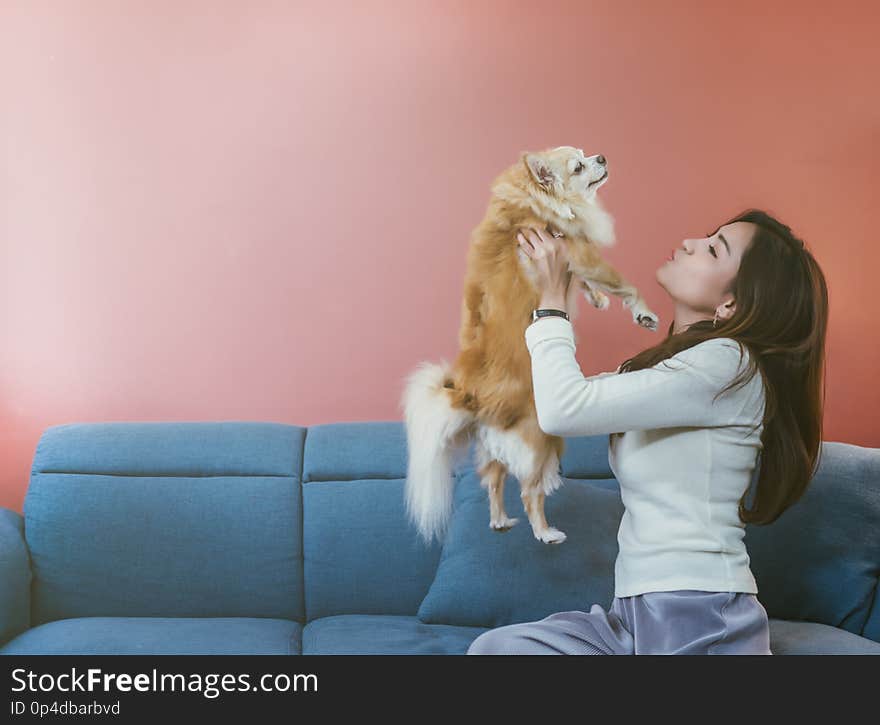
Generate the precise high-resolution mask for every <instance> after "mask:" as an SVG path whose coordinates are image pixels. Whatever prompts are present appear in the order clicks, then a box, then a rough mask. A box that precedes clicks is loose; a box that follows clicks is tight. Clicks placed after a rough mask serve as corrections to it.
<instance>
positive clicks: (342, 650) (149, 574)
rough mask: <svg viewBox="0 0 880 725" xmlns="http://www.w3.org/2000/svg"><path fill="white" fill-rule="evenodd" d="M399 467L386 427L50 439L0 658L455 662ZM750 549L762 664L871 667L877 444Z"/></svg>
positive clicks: (115, 430) (603, 452) (397, 445)
mask: <svg viewBox="0 0 880 725" xmlns="http://www.w3.org/2000/svg"><path fill="white" fill-rule="evenodd" d="M566 443H567V445H566V451H565V455H564V457H563V460H562V474H563V476H564V477H565V478H566V479H567V480H566V486H569V485H570V486H593V485H599V486H602V487H605V488H610V489H612V490H614V489H615V487H616V486H617V482H616V481H615V480H614V479H613V476H612V474H611V471H610V470H609V469H608V465H607V437H606V436H595V437H584V438H572V439H568V440H567V442H566ZM406 461H407V457H406V434H405V430H404V427H403V423H402V422H397V421H390V422H384V421H368V422H358V423H336V424H329V425H317V426H312V427H308V428H306V427H300V426H294V425H284V424H278V423H260V422H184V423H171V422H168V423H165V422H160V423H136V422H133V423H122V422H119V423H79V424H69V425H58V426H53V427H50V428H47V429H46V430H45V431H44V432H43V435H42V436H41V438H40V441H39V444H38V446H37V450H36V453H35V456H34V462H33V468H32V471H31V478H30V484H29V487H28V490H27V494H26V498H25V504H24V517H22V516H21V515H19V514H18V513H17V512H14V511H10V510H8V509H0V653H2V654H10V655H14V654H240V653H241V654H387V653H399V654H463V653H464V652H465V651H466V650H467V648H468V645H469V644H470V643H471V642H472V641H473V640H474V639H475V638H476V637H477V635H479V634H480V633H482V632H484V631H486V629H487V627H463V626H453V625H447V624H442V623H436V624H427V623H424V622H422V621H420V620H419V618H418V617H417V612H418V610H419V605H420V603H421V601H422V600H423V598H425V595H426V593H427V592H428V590H429V588H430V587H431V584H432V581H433V579H434V575H435V572H436V570H437V567H438V562H439V560H440V556H441V552H442V549H443V545H442V544H441V543H438V542H434V543H433V544H432V545H430V546H426V545H425V544H424V543H423V542H422V541H421V540H420V539H419V538H418V536H417V534H416V532H415V530H414V529H413V528H412V527H411V526H410V525H409V524H408V522H407V521H406V519H405V516H404V508H403V481H404V476H405V472H406ZM455 475H456V486H478V485H479V479H478V478H476V477H475V476H476V472H475V471H474V469H473V464H472V463H471V461H470V460H464V461H462V460H458V461H457V463H456V469H455ZM509 486H511V487H516V488H517V489H518V484H517V483H516V481H515V479H512V478H511V479H510V481H509ZM616 490H617V495H618V496H619V488H618V489H616ZM484 495H485V494H484ZM520 513H521V512H520ZM511 515H517V513H511ZM612 523H613V522H612ZM525 525H527V524H525ZM486 527H487V529H488V503H487V507H486ZM612 530H616V526H615V527H614V529H612ZM493 535H497V536H507V535H508V534H500V533H495V532H493ZM610 543H611V544H613V545H615V546H616V542H610ZM746 543H747V546H748V549H749V554H750V557H751V564H752V571H753V572H754V574H755V576H756V579H757V581H758V587H759V594H758V596H759V599H760V600H761V602H762V603H763V604H764V606H765V607H766V609H767V611H768V614H769V616H770V629H771V649H772V650H773V652H774V654H854V653H859V654H880V597H878V596H877V588H878V575H880V449H873V448H861V447H858V446H853V445H848V444H844V443H829V442H826V443H824V444H823V453H822V460H821V465H820V467H819V470H818V471H817V473H816V475H815V477H814V479H813V481H812V483H811V486H810V488H809V489H808V492H807V494H806V495H805V496H804V498H802V499H801V500H800V501H799V502H798V503H797V504H796V505H795V506H794V507H792V508H791V509H790V510H789V511H787V512H786V513H785V514H784V515H783V516H782V517H781V518H780V519H779V520H777V521H776V522H774V523H773V524H771V525H770V526H766V527H753V526H748V527H747V529H746ZM533 544H534V546H546V545H541V544H539V543H538V542H533ZM567 545H569V543H568V542H566V543H565V544H562V546H567ZM596 576H602V577H610V576H612V572H610V571H608V570H603V571H602V572H598V573H596ZM603 584H605V585H607V586H605V589H604V591H607V592H609V593H610V592H612V591H613V589H612V587H611V585H610V582H603ZM610 602H611V599H610V594H609V596H608V600H607V601H602V602H598V603H600V604H601V605H602V606H605V607H608V606H610ZM592 603H593V602H585V603H584V605H585V609H589V606H590V604H592Z"/></svg>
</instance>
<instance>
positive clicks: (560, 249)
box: [516, 227, 572, 312]
mask: <svg viewBox="0 0 880 725" xmlns="http://www.w3.org/2000/svg"><path fill="white" fill-rule="evenodd" d="M516 239H517V241H518V242H519V247H520V249H521V250H522V251H523V253H524V254H525V255H526V256H527V257H529V258H530V259H532V260H534V262H535V265H534V268H535V271H536V273H537V275H536V276H537V279H536V280H535V283H536V284H537V286H538V291H539V292H540V293H541V302H540V305H539V306H540V307H550V308H552V309H557V310H562V311H564V312H568V310H566V309H565V300H566V298H567V297H568V288H569V285H570V284H571V280H572V274H571V272H570V271H569V269H568V255H567V254H566V251H565V244H564V243H563V242H561V241H559V239H562V237H560V238H554V237H553V236H551V235H550V234H548V233H547V232H545V231H543V230H541V229H533V228H532V227H529V228H528V229H525V230H523V231H521V232H519V233H518V234H517V235H516Z"/></svg>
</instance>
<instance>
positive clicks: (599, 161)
mask: <svg viewBox="0 0 880 725" xmlns="http://www.w3.org/2000/svg"><path fill="white" fill-rule="evenodd" d="M596 163H597V164H600V165H601V166H605V157H604V156H602V154H599V155H598V156H597V157H596Z"/></svg>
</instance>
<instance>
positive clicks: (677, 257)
mask: <svg viewBox="0 0 880 725" xmlns="http://www.w3.org/2000/svg"><path fill="white" fill-rule="evenodd" d="M519 243H520V247H521V248H522V250H523V252H524V253H525V254H527V255H528V256H529V257H531V258H532V259H534V260H535V266H536V268H537V272H538V277H539V281H538V284H539V285H540V287H541V302H540V307H542V308H551V309H558V310H562V311H563V312H565V311H566V310H565V300H566V293H567V290H568V285H569V284H570V282H571V273H570V272H569V271H568V268H567V261H566V259H565V257H564V252H563V251H562V245H561V244H560V243H559V242H557V241H555V240H554V239H553V238H552V237H550V236H549V235H546V234H545V233H544V232H542V231H540V230H532V231H530V232H529V233H528V234H527V235H523V234H520V235H519ZM656 278H657V281H658V282H659V283H660V285H661V286H662V287H663V288H664V289H665V290H666V292H667V293H668V294H669V296H670V297H671V298H672V302H673V305H674V310H675V313H674V319H673V321H672V323H671V324H670V327H669V332H668V335H667V337H666V338H665V339H664V340H662V341H661V342H660V343H658V344H657V345H654V346H653V347H650V348H648V349H647V350H644V351H642V352H641V353H639V354H638V355H635V356H634V357H632V358H630V359H628V360H626V361H625V362H624V363H623V364H622V365H621V366H620V367H619V368H618V370H617V371H615V372H608V373H600V374H599V375H595V376H592V377H589V378H585V377H584V376H583V374H582V372H581V370H580V367H579V366H578V363H577V361H576V360H575V356H574V353H575V344H574V335H573V330H572V325H571V322H570V321H569V320H568V319H567V318H565V317H561V316H547V317H540V318H538V319H537V320H536V321H535V322H533V323H532V324H531V325H529V326H528V327H527V328H526V333H525V338H526V344H527V346H528V348H529V353H530V355H531V358H532V379H533V387H534V394H535V407H536V409H537V414H538V421H539V425H540V426H541V428H542V430H544V432H546V433H548V434H551V435H560V436H580V435H596V434H603V433H608V434H609V455H608V460H609V463H610V465H611V470H612V471H613V472H614V474H615V477H616V478H617V480H618V482H619V484H620V492H621V498H622V500H623V504H624V509H625V510H624V515H623V518H622V519H621V523H620V528H619V531H618V543H619V553H618V556H617V559H616V561H615V567H614V587H615V591H614V600H613V602H612V604H611V607H610V609H609V611H607V612H606V611H605V610H604V609H602V607H600V606H599V605H598V604H593V605H592V607H591V609H590V611H589V612H583V611H573V612H559V613H556V614H553V615H550V616H549V617H546V618H545V619H542V620H540V621H537V622H525V623H519V624H512V625H508V626H504V627H497V628H495V629H492V630H489V631H488V632H484V633H483V634H481V635H480V636H479V637H477V638H476V639H475V640H474V642H473V643H472V644H471V646H470V648H469V649H468V654H556V653H562V654H772V653H771V651H770V637H769V626H768V619H767V612H766V610H765V609H764V607H763V606H762V605H761V604H760V602H759V601H758V599H757V596H756V595H757V592H758V589H757V585H756V583H755V579H754V577H753V576H752V572H751V571H750V569H749V557H748V554H747V551H746V547H745V543H744V541H743V537H744V535H745V524H746V523H752V524H769V523H772V522H773V521H775V520H776V519H777V518H778V517H779V516H780V515H781V514H782V513H783V511H785V509H786V508H788V507H789V506H791V505H792V504H793V503H795V502H796V501H797V500H798V499H799V498H800V497H801V496H802V495H803V493H804V491H805V489H806V486H807V484H808V483H809V481H810V479H811V477H812V474H813V472H814V470H815V467H816V465H817V464H818V458H819V451H820V445H821V441H822V409H823V404H824V387H823V373H824V359H825V358H824V348H825V331H826V326H827V318H828V297H827V289H826V285H825V279H824V276H823V274H822V271H821V269H820V268H819V266H818V264H817V263H816V260H815V259H814V258H813V255H812V254H811V253H810V252H809V251H808V250H807V249H806V248H805V247H804V244H803V242H802V241H801V240H799V239H798V238H797V237H795V236H794V235H793V234H792V232H791V229H790V228H789V227H787V226H786V225H784V224H782V223H781V222H779V221H778V220H777V219H774V218H773V217H772V216H770V215H769V214H767V213H765V212H763V211H759V210H755V209H750V210H748V211H746V212H743V213H742V214H739V215H738V216H736V217H734V218H733V219H731V220H730V221H728V222H727V223H726V224H723V225H722V226H721V227H719V228H718V229H717V230H715V232H713V233H712V234H709V235H707V236H706V237H704V238H702V239H685V240H684V242H682V244H681V246H680V247H679V248H677V249H676V250H675V251H674V252H673V255H672V256H671V257H670V259H668V260H667V261H666V262H664V263H663V265H662V266H661V267H660V268H659V269H658V270H657V272H656ZM759 454H760V462H759V460H758V456H759ZM756 468H759V476H758V477H757V482H756V485H755V487H754V496H753V500H752V505H751V507H748V506H747V496H748V493H749V489H750V482H751V481H752V478H753V473H754V472H755V469H756Z"/></svg>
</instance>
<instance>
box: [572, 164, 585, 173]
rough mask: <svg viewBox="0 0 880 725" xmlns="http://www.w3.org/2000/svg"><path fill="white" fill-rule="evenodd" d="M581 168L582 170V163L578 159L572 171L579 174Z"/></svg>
mask: <svg viewBox="0 0 880 725" xmlns="http://www.w3.org/2000/svg"><path fill="white" fill-rule="evenodd" d="M583 170H584V165H583V164H582V163H581V162H580V161H578V164H577V166H575V167H574V173H576V174H579V173H581V171H583Z"/></svg>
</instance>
